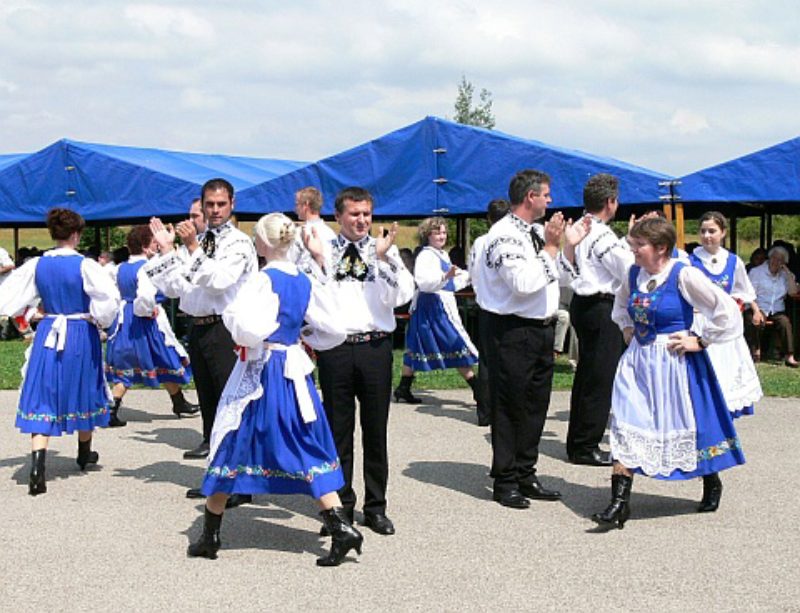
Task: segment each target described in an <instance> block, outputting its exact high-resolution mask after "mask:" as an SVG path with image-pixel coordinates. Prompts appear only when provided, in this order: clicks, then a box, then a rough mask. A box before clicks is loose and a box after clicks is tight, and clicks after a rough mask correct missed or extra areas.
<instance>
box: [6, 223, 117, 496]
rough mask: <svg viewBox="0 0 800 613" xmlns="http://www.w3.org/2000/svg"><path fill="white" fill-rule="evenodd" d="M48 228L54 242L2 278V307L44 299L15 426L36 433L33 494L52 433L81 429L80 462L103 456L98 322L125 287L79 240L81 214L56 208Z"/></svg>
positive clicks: (103, 323)
mask: <svg viewBox="0 0 800 613" xmlns="http://www.w3.org/2000/svg"><path fill="white" fill-rule="evenodd" d="M47 228H48V230H49V231H50V236H51V237H52V238H53V240H54V241H55V243H56V248H55V249H53V250H51V251H48V252H46V253H45V254H44V255H43V256H42V257H38V258H32V259H30V260H28V262H26V263H25V264H24V265H23V266H21V267H20V268H18V269H17V270H15V271H14V272H13V273H12V274H11V275H10V276H9V278H8V279H7V280H6V282H5V283H4V284H3V292H2V296H0V313H3V314H8V315H17V314H19V313H20V312H22V311H23V310H24V309H25V308H26V307H27V306H29V305H31V304H35V303H36V302H37V301H38V300H39V299H41V304H42V307H43V308H44V318H43V319H42V321H41V322H40V323H39V327H38V328H37V330H36V335H35V337H34V340H33V344H32V346H31V348H30V349H29V355H28V358H27V361H26V363H25V366H24V367H23V377H24V378H23V382H22V391H21V394H20V400H19V408H18V409H17V418H16V426H17V427H18V428H19V429H20V431H21V432H23V433H25V434H30V435H31V449H32V461H31V472H30V478H29V482H28V493H29V494H30V495H31V496H36V495H37V494H43V493H45V492H46V491H47V484H46V480H45V462H46V456H47V445H48V443H49V440H50V437H51V436H61V435H62V434H71V433H73V432H75V431H77V432H78V456H77V459H76V461H77V463H78V466H79V467H80V469H81V470H84V469H85V468H86V466H87V465H89V464H95V463H97V461H98V459H99V457H98V454H97V452H96V451H92V432H93V430H94V429H95V428H96V427H105V426H106V425H107V424H108V419H109V411H108V405H109V400H110V394H109V390H108V385H107V384H106V379H105V375H104V373H103V351H102V347H101V344H100V334H99V331H98V326H99V327H100V328H105V327H107V326H108V325H109V324H110V323H111V322H112V321H113V319H114V316H115V315H116V312H117V305H118V303H119V292H118V291H117V288H116V286H115V285H114V281H113V280H112V279H111V277H110V276H109V275H108V273H106V272H105V271H104V270H103V269H102V267H101V266H100V265H99V264H98V263H97V262H95V261H94V260H91V259H88V258H84V257H83V256H82V255H80V254H79V253H78V252H77V251H76V248H77V246H78V242H79V240H80V236H81V232H82V231H83V228H84V221H83V218H82V217H81V216H80V215H78V214H77V213H75V212H73V211H71V210H69V209H60V208H55V209H52V210H51V211H50V212H49V213H48V215H47Z"/></svg>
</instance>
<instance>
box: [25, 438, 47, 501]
mask: <svg viewBox="0 0 800 613" xmlns="http://www.w3.org/2000/svg"><path fill="white" fill-rule="evenodd" d="M46 458H47V449H37V450H36V451H34V452H32V453H31V475H30V479H29V481H28V493H29V494H30V495H31V496H36V495H38V494H44V493H45V492H47V483H46V482H45V479H44V464H45V460H46Z"/></svg>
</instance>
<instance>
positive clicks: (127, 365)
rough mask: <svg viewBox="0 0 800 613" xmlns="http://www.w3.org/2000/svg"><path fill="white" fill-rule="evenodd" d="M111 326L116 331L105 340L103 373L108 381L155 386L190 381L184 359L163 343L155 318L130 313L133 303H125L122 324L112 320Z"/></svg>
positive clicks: (189, 369)
mask: <svg viewBox="0 0 800 613" xmlns="http://www.w3.org/2000/svg"><path fill="white" fill-rule="evenodd" d="M111 329H112V330H114V329H116V330H117V331H116V333H115V334H114V335H113V336H112V337H111V338H109V340H108V342H107V343H106V374H107V376H108V380H109V381H110V382H111V383H122V384H123V385H124V386H125V387H131V386H133V385H134V384H136V383H141V384H144V385H147V386H149V387H158V386H159V385H160V384H162V383H177V384H179V385H185V384H187V383H189V381H191V379H192V372H191V368H190V367H189V362H188V360H187V359H185V358H182V357H181V356H180V355H179V354H178V352H177V351H176V349H175V348H174V347H170V346H168V345H167V344H166V342H165V340H164V333H163V332H162V331H161V330H160V329H159V327H158V321H157V320H156V319H151V318H149V317H136V316H135V315H134V314H133V304H131V303H128V304H126V305H125V312H124V316H123V318H122V325H120V326H117V323H116V322H115V323H114V325H112V327H111Z"/></svg>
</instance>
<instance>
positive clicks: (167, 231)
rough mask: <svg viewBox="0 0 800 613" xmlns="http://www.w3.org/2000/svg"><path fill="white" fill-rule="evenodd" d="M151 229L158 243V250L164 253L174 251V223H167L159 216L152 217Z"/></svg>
mask: <svg viewBox="0 0 800 613" xmlns="http://www.w3.org/2000/svg"><path fill="white" fill-rule="evenodd" d="M150 231H151V232H152V233H153V238H154V239H155V241H156V243H158V250H159V251H160V252H161V253H162V254H165V253H169V252H170V251H172V249H173V247H174V244H175V228H173V227H172V224H171V223H170V224H166V225H164V223H163V222H162V221H161V220H160V219H159V218H158V217H151V218H150Z"/></svg>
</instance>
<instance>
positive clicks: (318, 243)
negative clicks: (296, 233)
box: [300, 226, 325, 268]
mask: <svg viewBox="0 0 800 613" xmlns="http://www.w3.org/2000/svg"><path fill="white" fill-rule="evenodd" d="M300 236H302V238H303V245H304V246H305V248H306V249H308V252H309V253H310V254H311V257H312V258H314V261H315V262H316V263H317V264H319V265H320V266H321V267H323V268H324V267H325V249H324V246H323V244H322V239H321V238H320V237H319V234H317V229H316V228H315V227H314V226H311V227H308V226H306V227H304V228H303V229H302V230H301V235H300Z"/></svg>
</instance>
